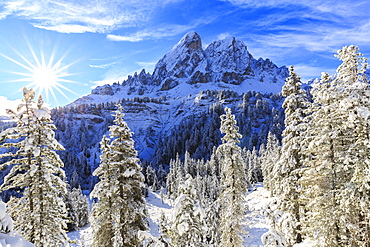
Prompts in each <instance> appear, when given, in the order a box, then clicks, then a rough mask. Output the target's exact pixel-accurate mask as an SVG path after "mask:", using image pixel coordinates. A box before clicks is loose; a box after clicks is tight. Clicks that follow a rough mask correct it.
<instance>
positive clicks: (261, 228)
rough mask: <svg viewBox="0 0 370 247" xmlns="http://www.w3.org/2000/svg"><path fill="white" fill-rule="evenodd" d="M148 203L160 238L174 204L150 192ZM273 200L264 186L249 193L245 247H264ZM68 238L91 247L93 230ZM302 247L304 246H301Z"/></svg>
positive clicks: (151, 222) (151, 223) (153, 231)
mask: <svg viewBox="0 0 370 247" xmlns="http://www.w3.org/2000/svg"><path fill="white" fill-rule="evenodd" d="M145 199H146V201H147V209H148V213H149V228H150V230H149V232H150V233H151V234H152V235H153V236H155V237H158V236H159V234H160V233H159V231H158V225H159V222H160V217H161V214H162V213H164V214H165V216H166V217H167V218H168V219H170V218H171V217H172V208H173V204H174V202H173V201H172V200H169V199H167V198H164V200H163V201H162V198H161V196H160V195H159V193H156V192H152V191H150V192H149V195H148V197H146V198H145ZM271 200H273V198H271V197H270V192H269V191H267V190H265V189H264V188H263V187H262V184H257V185H256V190H255V191H252V192H250V193H248V195H247V197H246V202H247V205H248V208H249V211H248V213H247V214H246V218H245V221H246V225H247V230H248V232H249V234H248V236H245V238H244V239H245V243H244V246H248V247H260V246H263V245H262V242H261V236H262V234H263V233H265V232H267V231H268V229H269V225H268V223H267V220H266V218H265V217H264V216H263V215H262V214H261V213H262V211H263V210H264V209H265V208H266V206H267V205H268V204H269V203H270V202H271ZM68 236H69V237H70V238H71V239H72V240H75V241H76V242H77V244H74V245H72V246H82V243H83V244H85V246H90V244H91V228H90V227H89V226H88V227H85V228H82V229H81V230H79V231H76V232H71V233H69V234H68ZM301 246H302V245H301Z"/></svg>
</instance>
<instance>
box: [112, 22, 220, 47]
mask: <svg viewBox="0 0 370 247" xmlns="http://www.w3.org/2000/svg"><path fill="white" fill-rule="evenodd" d="M216 18H218V16H207V17H203V18H201V19H196V20H194V21H192V22H191V23H190V24H188V25H174V24H169V25H162V27H161V28H157V29H155V28H151V29H149V28H146V29H144V30H142V31H138V32H136V33H134V34H130V35H126V36H125V35H114V34H108V35H107V37H106V38H107V39H108V40H111V41H128V42H138V41H142V40H149V39H160V38H165V37H172V36H176V35H179V34H183V33H185V32H188V31H190V30H194V29H196V28H198V27H199V26H202V25H206V24H209V23H211V22H213V21H214V20H215V19H216Z"/></svg>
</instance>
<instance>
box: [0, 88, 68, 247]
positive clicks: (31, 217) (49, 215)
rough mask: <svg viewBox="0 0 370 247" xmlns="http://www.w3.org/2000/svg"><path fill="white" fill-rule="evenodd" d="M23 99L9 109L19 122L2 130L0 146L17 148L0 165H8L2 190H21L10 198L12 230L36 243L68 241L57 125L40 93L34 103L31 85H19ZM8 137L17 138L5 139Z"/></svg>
mask: <svg viewBox="0 0 370 247" xmlns="http://www.w3.org/2000/svg"><path fill="white" fill-rule="evenodd" d="M23 96H24V98H23V103H22V104H20V105H19V107H18V112H13V111H11V110H8V114H9V115H10V116H11V118H12V119H14V120H15V121H17V126H16V127H13V128H9V129H7V130H5V131H4V132H2V133H1V134H0V142H2V143H3V144H2V145H1V146H0V147H3V148H9V147H15V148H16V149H17V151H16V152H15V153H5V154H3V155H1V157H7V156H8V157H13V158H12V159H11V160H10V161H8V162H6V163H4V164H3V165H1V167H4V166H12V168H11V170H10V172H9V174H8V175H7V176H6V177H5V178H4V183H3V184H2V185H1V187H0V190H1V191H5V190H8V189H18V190H21V193H22V197H20V198H15V197H13V198H11V200H10V201H9V202H8V209H9V211H10V215H11V216H12V217H13V219H14V220H15V229H16V230H17V231H18V232H19V233H20V234H21V235H22V236H23V237H24V238H25V239H26V240H28V241H30V242H32V243H34V244H35V245H36V246H37V247H43V246H45V247H46V246H48V247H53V246H58V247H59V246H61V245H62V244H64V243H66V242H67V241H68V237H67V235H66V232H65V228H66V226H67V219H66V217H67V212H66V207H65V203H64V201H63V198H64V195H65V194H66V193H67V184H66V182H65V174H64V171H63V170H62V167H63V162H62V161H61V159H60V158H59V155H58V154H57V153H56V152H55V150H63V149H64V148H63V146H62V145H61V144H59V143H58V142H57V141H56V140H55V138H54V130H55V126H54V125H53V124H52V121H51V118H50V111H49V109H47V108H46V107H43V103H44V102H43V100H42V97H41V96H40V97H39V98H38V101H37V102H34V98H35V92H34V91H33V89H27V88H23ZM7 139H13V140H16V142H5V143H4V141H5V140H7Z"/></svg>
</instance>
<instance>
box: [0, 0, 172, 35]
mask: <svg viewBox="0 0 370 247" xmlns="http://www.w3.org/2000/svg"><path fill="white" fill-rule="evenodd" d="M173 1H178V0H164V1H162V0H99V1H96V0H84V1H73V0H58V1H55V0H3V1H2V2H1V3H0V19H3V18H6V17H8V16H18V17H22V18H25V19H28V20H30V21H31V22H32V23H33V25H34V26H35V27H38V28H43V29H47V30H53V31H57V32H62V33H84V32H98V33H107V32H110V31H112V30H116V29H118V28H120V27H129V26H130V27H131V26H137V25H139V24H140V23H142V22H145V21H147V20H149V19H150V17H151V15H152V14H153V13H154V11H155V10H156V9H158V8H160V7H164V6H165V5H166V4H168V3H170V2H173Z"/></svg>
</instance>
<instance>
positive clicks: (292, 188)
mask: <svg viewBox="0 0 370 247" xmlns="http://www.w3.org/2000/svg"><path fill="white" fill-rule="evenodd" d="M289 75H290V76H289V77H288V78H287V79H286V81H285V84H284V86H283V88H282V95H283V96H284V97H285V100H284V103H283V108H284V109H285V129H284V131H283V140H282V143H283V145H282V149H281V157H280V160H279V162H278V163H277V165H276V168H277V172H276V174H277V176H279V179H277V180H275V182H277V183H279V185H278V186H277V188H276V194H277V196H278V197H279V199H280V200H279V209H280V210H282V211H284V213H285V214H289V215H290V218H292V219H293V220H292V222H290V224H286V225H285V226H292V229H286V231H288V232H289V233H290V234H289V236H285V238H286V241H287V244H289V245H290V246H291V245H293V244H295V243H300V242H302V235H301V225H300V221H301V219H300V218H301V216H302V209H303V206H302V205H301V203H302V202H301V201H300V200H299V195H300V193H301V186H300V185H299V183H298V181H299V179H300V177H301V172H302V168H303V160H304V156H303V153H302V149H304V148H303V144H304V141H305V132H306V126H307V122H306V120H307V112H306V111H307V108H308V107H309V106H310V102H309V101H308V99H307V95H306V91H305V90H303V89H302V83H301V80H300V77H299V75H297V73H296V72H295V71H294V67H293V66H290V67H289ZM281 230H283V229H281Z"/></svg>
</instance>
